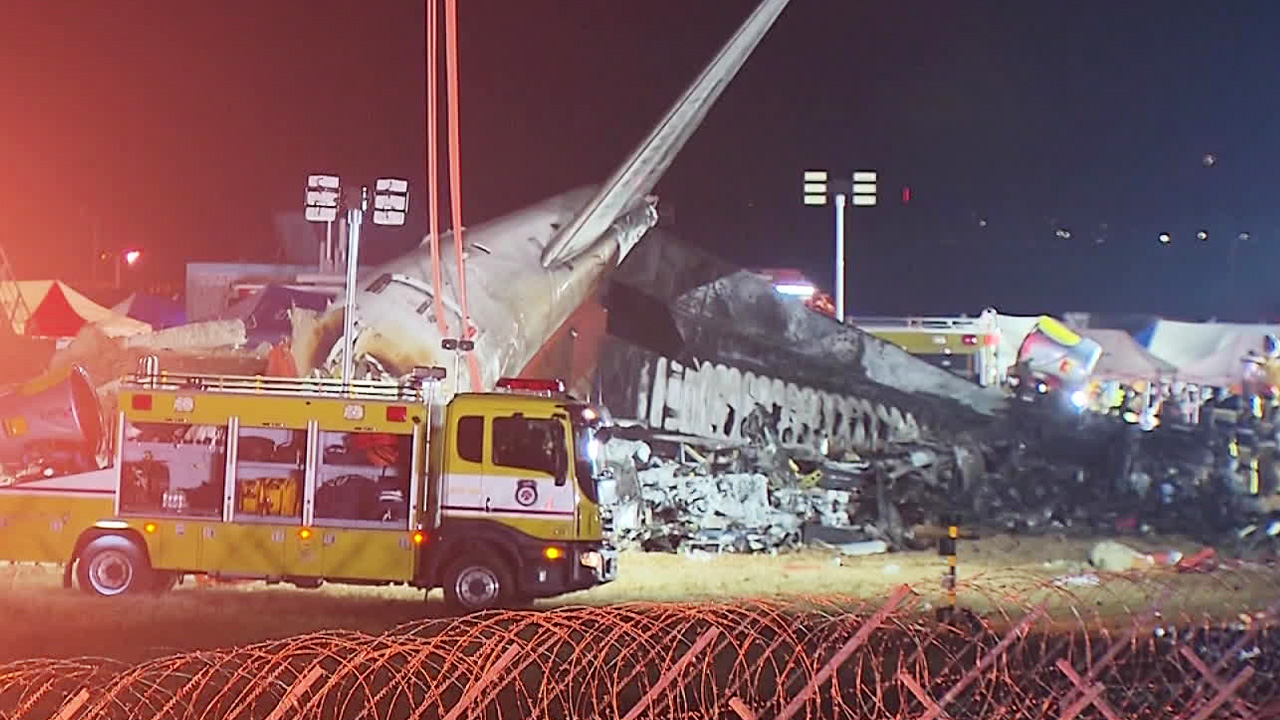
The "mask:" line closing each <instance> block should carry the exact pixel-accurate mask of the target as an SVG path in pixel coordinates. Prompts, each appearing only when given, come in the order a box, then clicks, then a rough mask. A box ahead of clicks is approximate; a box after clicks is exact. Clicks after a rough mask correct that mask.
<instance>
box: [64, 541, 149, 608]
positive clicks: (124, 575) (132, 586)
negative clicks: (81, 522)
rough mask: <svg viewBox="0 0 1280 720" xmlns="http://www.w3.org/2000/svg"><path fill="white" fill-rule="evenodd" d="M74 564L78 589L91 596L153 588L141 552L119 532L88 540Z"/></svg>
mask: <svg viewBox="0 0 1280 720" xmlns="http://www.w3.org/2000/svg"><path fill="white" fill-rule="evenodd" d="M76 565H77V568H76V579H77V580H79V581H80V588H81V589H82V590H84V591H85V592H88V593H92V594H94V595H100V596H102V597H114V596H116V595H124V594H126V593H133V592H139V591H146V590H150V589H152V588H154V587H155V585H154V582H155V581H154V578H153V576H152V574H151V568H150V567H149V566H148V565H147V559H146V557H145V556H144V555H143V554H142V551H141V550H139V549H138V546H137V545H134V544H133V543H132V542H130V541H129V540H128V539H127V538H123V537H120V536H119V535H105V536H103V537H100V538H98V539H97V540H94V541H93V542H91V543H89V544H88V545H87V546H86V547H85V549H84V550H82V551H81V552H80V561H79V562H78V563H76Z"/></svg>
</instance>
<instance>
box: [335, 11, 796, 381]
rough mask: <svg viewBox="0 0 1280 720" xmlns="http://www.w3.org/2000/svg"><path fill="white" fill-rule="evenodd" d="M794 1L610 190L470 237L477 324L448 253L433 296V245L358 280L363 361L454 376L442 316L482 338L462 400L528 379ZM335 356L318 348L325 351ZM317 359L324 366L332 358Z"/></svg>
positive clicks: (632, 160)
mask: <svg viewBox="0 0 1280 720" xmlns="http://www.w3.org/2000/svg"><path fill="white" fill-rule="evenodd" d="M788 2H789V0H764V2H762V3H760V5H759V6H758V7H757V8H756V9H755V11H754V12H752V14H751V15H750V17H748V18H747V20H746V22H744V23H743V25H742V26H741V27H740V28H739V29H738V30H737V32H735V33H734V35H733V37H732V38H730V40H729V41H728V43H726V44H725V46H724V47H723V48H722V49H721V50H720V52H719V53H718V54H717V55H716V56H715V57H714V58H713V59H712V61H711V63H710V64H709V65H708V66H707V67H706V69H705V70H703V72H702V73H701V75H699V77H698V78H697V79H696V80H695V81H694V83H693V84H692V85H691V86H690V87H689V88H688V90H686V91H685V93H684V95H683V96H682V97H681V98H680V99H679V100H678V101H677V102H676V103H675V105H674V106H673V107H672V108H671V109H670V111H669V112H668V113H667V114H666V116H665V117H664V118H663V119H662V121H661V122H660V123H659V124H658V125H657V126H656V127H655V128H654V129H653V131H652V132H651V133H650V134H649V136H648V137H647V138H646V139H645V140H644V142H643V143H641V145H640V146H639V147H638V148H637V149H636V150H635V152H633V153H632V155H631V156H630V157H629V158H627V160H626V162H624V163H623V164H622V165H621V166H620V167H619V168H618V169H617V171H615V172H614V174H613V175H612V177H610V178H609V179H608V181H607V182H605V183H604V184H603V185H602V186H600V187H586V188H580V189H577V190H573V191H570V192H568V193H565V194H563V195H560V196H557V197H554V198H551V199H549V200H546V201H544V202H542V203H539V204H537V205H534V206H532V207H529V208H525V209H524V210H520V211H518V212H515V213H513V214H511V215H508V216H505V217H502V218H498V219H496V220H492V221H490V222H487V223H484V224H481V225H477V226H475V227H470V228H467V232H466V236H467V240H465V241H464V242H465V246H464V253H463V255H464V262H463V265H464V272H465V277H464V278H463V280H465V283H463V285H464V286H465V288H466V290H465V293H466V295H465V298H466V304H467V306H468V312H469V314H470V316H471V317H470V318H466V319H464V318H463V317H462V308H463V305H464V302H463V298H462V296H461V293H460V292H459V285H460V283H459V276H458V271H459V268H458V263H457V261H456V259H454V258H455V257H456V253H454V252H452V250H451V251H448V252H444V251H442V252H441V253H440V257H439V263H438V264H439V266H440V268H441V271H442V274H443V280H444V285H445V287H444V292H442V293H441V295H442V296H441V297H439V298H437V297H435V293H434V288H433V278H432V275H433V258H432V257H431V243H430V242H429V240H430V239H429V238H428V239H427V240H424V241H423V243H422V244H421V245H420V246H418V247H417V248H415V249H414V250H412V251H410V252H408V253H406V254H405V255H403V256H401V257H399V258H396V259H394V260H392V261H391V262H388V263H386V264H384V265H382V266H379V267H376V268H373V269H371V270H368V271H366V272H364V273H362V276H361V280H360V284H361V287H360V291H359V292H358V294H357V296H356V299H355V307H356V308H357V328H358V329H357V333H358V336H357V338H356V339H355V341H354V346H355V354H356V356H357V357H358V358H361V357H363V358H364V359H366V360H368V359H373V360H375V361H376V363H377V364H378V365H380V366H382V367H383V368H386V369H387V370H389V371H391V372H392V373H396V374H398V373H403V372H407V371H408V370H410V369H411V368H412V367H413V366H415V365H441V366H446V367H452V366H453V364H454V360H455V358H454V357H453V353H452V352H449V351H445V350H443V349H442V347H441V341H442V340H443V339H445V338H444V337H443V336H442V334H441V332H440V330H439V327H438V325H437V318H436V317H435V314H436V313H445V314H446V315H447V317H448V320H447V325H448V326H449V327H450V328H452V329H453V330H452V332H453V333H454V334H455V335H456V334H458V329H459V328H461V327H462V325H463V323H464V322H467V323H468V324H469V325H471V326H472V327H474V328H475V332H474V334H473V335H472V336H471V338H470V339H471V340H473V341H474V343H475V349H474V351H473V352H471V353H469V357H468V358H467V360H468V362H467V364H466V365H465V367H462V368H461V369H460V371H459V373H458V376H457V377H455V378H454V389H468V388H471V389H480V388H491V387H493V384H494V382H495V381H496V380H497V379H498V378H499V377H502V376H504V375H515V374H517V373H519V372H520V371H521V370H523V369H524V368H525V366H526V364H527V363H528V362H529V361H530V359H532V358H533V356H534V355H535V354H536V353H537V352H538V350H539V349H540V348H542V346H543V345H544V344H545V343H546V342H547V341H548V339H550V338H551V337H552V336H553V335H554V334H555V332H556V331H557V329H558V328H560V326H561V325H563V324H564V322H565V320H566V319H567V318H568V317H569V316H570V314H572V313H573V312H574V310H576V309H577V308H578V306H579V305H581V304H582V302H583V301H584V300H585V299H586V298H587V297H589V296H590V295H591V294H592V293H593V292H595V291H596V290H597V289H598V288H599V285H600V283H601V281H602V280H603V279H604V277H605V276H606V275H607V273H608V272H609V271H610V270H611V269H612V268H614V267H616V265H617V264H618V263H619V262H620V261H621V260H622V259H623V258H625V257H626V255H627V253H628V252H630V250H631V249H632V248H633V247H634V246H635V244H636V243H637V242H639V240H640V238H642V237H643V236H644V234H645V232H647V231H648V230H649V229H650V228H651V227H653V226H654V225H655V224H656V223H657V219H658V213H657V199H656V198H655V197H653V196H652V195H651V194H650V193H651V191H652V189H653V187H654V185H655V184H656V183H657V181H658V179H659V178H660V177H661V176H662V174H663V173H664V172H665V171H666V170H667V168H668V167H669V166H670V165H671V162H672V160H673V159H674V158H675V156H676V154H677V153H678V152H679V151H680V149H681V148H682V147H683V146H684V144H685V142H687V141H688V139H689V137H690V136H691V135H692V134H693V132H694V130H696V129H697V127H698V125H699V124H700V123H701V121H702V119H703V118H704V117H705V116H706V114H707V112H708V111H709V110H710V109H711V106H712V105H713V104H714V103H715V101H716V99H717V98H718V97H719V96H720V94H721V93H722V92H723V91H724V88H725V87H726V86H727V85H728V83H729V82H730V80H731V79H732V78H733V77H734V75H736V74H737V72H738V70H739V69H740V68H741V67H742V65H743V63H744V62H745V61H746V59H747V57H748V56H749V55H750V54H751V52H752V51H753V50H754V49H755V47H756V46H757V45H758V44H759V43H760V41H761V39H762V38H763V37H764V35H765V33H766V32H767V31H768V30H769V28H770V27H771V26H772V25H773V24H774V22H775V21H776V20H777V18H778V16H779V15H780V14H781V13H782V11H783V9H785V8H786V6H787V4H788ZM446 239H451V236H449V237H448V238H442V240H446ZM441 244H443V243H441ZM451 256H454V257H451ZM342 313H343V309H342V308H341V307H338V308H334V309H333V310H332V311H330V313H328V315H327V316H326V317H325V318H323V319H322V321H321V323H320V326H319V327H320V333H321V337H322V338H323V339H324V340H330V339H333V338H334V336H335V334H337V335H338V337H337V340H338V343H337V344H338V345H341V337H340V333H341V329H340V328H341V326H342ZM335 330H336V333H335ZM330 347H332V345H330V344H328V343H326V342H324V341H323V340H322V341H321V342H320V345H319V348H318V352H322V353H323V352H327V351H328V350H329V348H330ZM315 360H316V363H317V364H323V362H324V360H325V358H323V357H317V358H315Z"/></svg>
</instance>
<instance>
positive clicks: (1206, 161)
mask: <svg viewBox="0 0 1280 720" xmlns="http://www.w3.org/2000/svg"><path fill="white" fill-rule="evenodd" d="M1200 162H1201V164H1203V165H1204V166H1205V167H1213V166H1214V165H1217V164H1218V156H1217V155H1214V154H1213V153H1205V154H1204V157H1202V158H1200Z"/></svg>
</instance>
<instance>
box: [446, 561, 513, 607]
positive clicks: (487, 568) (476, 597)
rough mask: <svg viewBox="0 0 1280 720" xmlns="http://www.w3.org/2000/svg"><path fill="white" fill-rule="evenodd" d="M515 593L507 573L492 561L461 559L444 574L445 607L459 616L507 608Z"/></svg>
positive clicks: (499, 562) (504, 568)
mask: <svg viewBox="0 0 1280 720" xmlns="http://www.w3.org/2000/svg"><path fill="white" fill-rule="evenodd" d="M514 590H515V587H514V584H513V582H512V580H511V573H510V571H508V570H507V567H506V565H504V564H503V563H502V561H500V560H497V559H494V558H485V559H462V560H459V561H457V562H455V563H453V564H451V565H449V567H448V569H446V570H445V573H444V600H445V604H447V605H448V606H449V609H450V610H452V611H454V612H458V613H473V612H481V611H484V610H495V609H498V608H502V607H506V605H507V603H509V602H511V600H512V599H513V597H514V592H513V591H514Z"/></svg>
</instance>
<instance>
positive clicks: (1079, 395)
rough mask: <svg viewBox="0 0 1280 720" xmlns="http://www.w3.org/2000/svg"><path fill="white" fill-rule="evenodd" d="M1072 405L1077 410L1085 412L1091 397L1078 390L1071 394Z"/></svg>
mask: <svg viewBox="0 0 1280 720" xmlns="http://www.w3.org/2000/svg"><path fill="white" fill-rule="evenodd" d="M1071 404H1072V405H1075V406H1076V408H1078V409H1080V410H1083V409H1084V406H1085V405H1088V404H1089V395H1088V393H1086V392H1085V391H1083V390H1077V391H1075V392H1073V393H1071Z"/></svg>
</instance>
